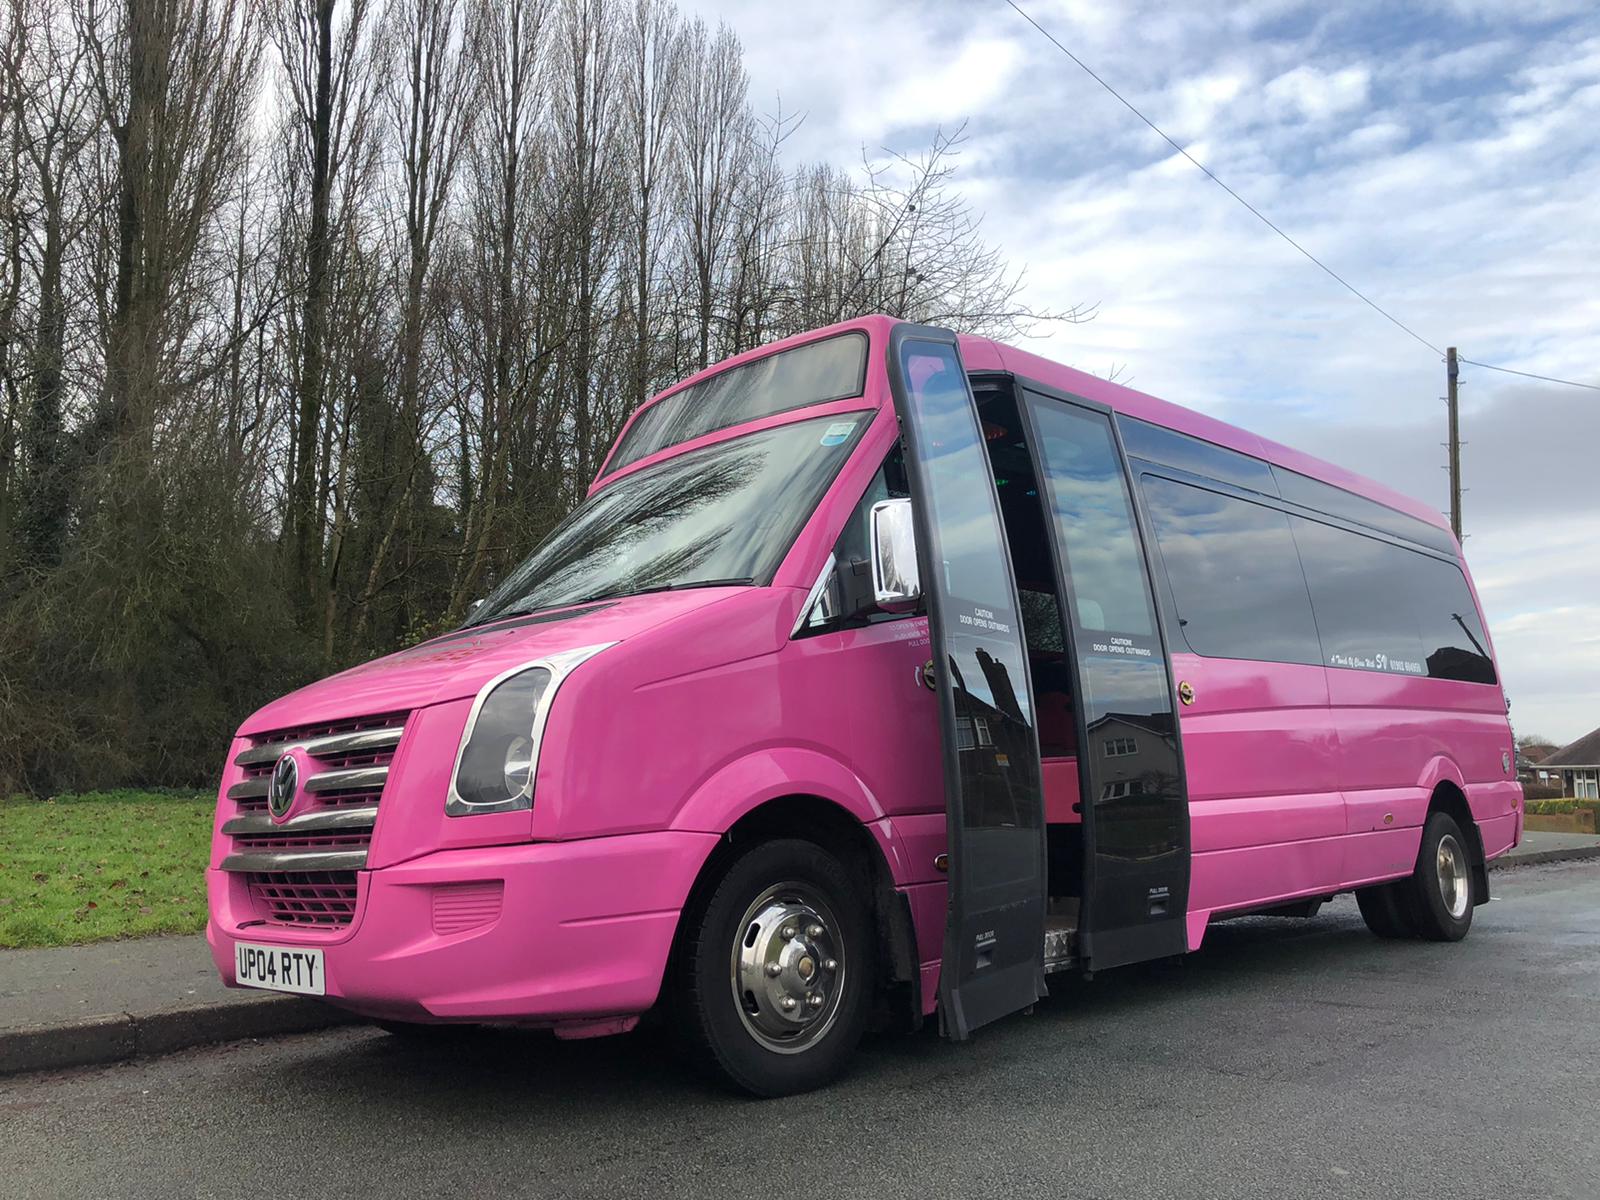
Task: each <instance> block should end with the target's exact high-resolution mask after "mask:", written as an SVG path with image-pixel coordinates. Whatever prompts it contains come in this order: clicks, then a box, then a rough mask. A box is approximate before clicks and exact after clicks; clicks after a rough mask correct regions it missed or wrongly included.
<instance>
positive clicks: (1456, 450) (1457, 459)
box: [1444, 346, 1461, 542]
mask: <svg viewBox="0 0 1600 1200" xmlns="http://www.w3.org/2000/svg"><path fill="white" fill-rule="evenodd" d="M1444 362H1445V376H1446V383H1448V385H1449V395H1448V396H1447V397H1446V403H1447V404H1449V406H1450V531H1451V532H1452V533H1454V534H1455V535H1456V541H1458V542H1459V541H1460V540H1461V411H1460V407H1459V406H1458V405H1457V403H1456V376H1457V375H1458V374H1459V373H1460V369H1459V368H1458V367H1457V366H1456V348H1455V347H1454V346H1451V347H1450V348H1449V349H1448V350H1446V351H1445V359H1444Z"/></svg>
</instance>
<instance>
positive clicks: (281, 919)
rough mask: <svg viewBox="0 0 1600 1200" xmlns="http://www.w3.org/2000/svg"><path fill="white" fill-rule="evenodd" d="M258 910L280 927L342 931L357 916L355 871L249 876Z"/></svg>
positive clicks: (251, 894)
mask: <svg viewBox="0 0 1600 1200" xmlns="http://www.w3.org/2000/svg"><path fill="white" fill-rule="evenodd" d="M245 882H246V883H247V884H248V885H249V890H250V899H251V901H252V902H253V903H254V904H255V906H256V910H257V911H258V912H260V913H262V914H264V915H265V916H266V919H267V920H269V921H271V922H273V923H274V924H277V925H316V926H321V927H323V928H326V929H339V928H342V927H343V926H345V925H348V924H350V922H351V920H353V919H354V917H355V915H356V873H355V872H354V871H273V872H252V873H250V874H248V875H246V876H245Z"/></svg>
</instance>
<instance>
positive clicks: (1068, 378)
mask: <svg viewBox="0 0 1600 1200" xmlns="http://www.w3.org/2000/svg"><path fill="white" fill-rule="evenodd" d="M898 324H901V322H900V321H898V320H897V319H895V318H893V317H888V316H882V315H874V316H869V317H858V318H856V319H854V320H850V321H841V322H839V323H838V324H836V325H828V326H825V327H822V328H819V329H812V330H807V331H806V332H804V333H800V334H795V335H793V336H791V337H787V338H783V339H782V340H780V341H776V342H769V343H768V344H766V345H763V346H757V347H754V348H752V349H750V350H746V351H744V352H743V353H741V354H737V355H734V356H733V357H731V358H727V359H724V360H722V361H721V362H717V363H713V364H711V366H709V367H707V368H705V369H704V370H701V371H697V372H695V373H694V374H693V375H690V376H689V377H688V378H686V379H683V380H681V381H680V382H678V383H676V384H674V385H673V386H672V387H669V388H663V389H662V390H661V391H660V392H659V393H657V394H656V395H654V396H652V397H650V398H649V399H648V400H646V401H645V402H644V403H643V404H641V405H640V406H639V407H638V409H636V410H635V411H634V412H633V413H632V414H630V416H629V419H628V420H627V421H626V422H624V423H623V432H626V431H627V429H628V427H629V426H630V425H631V424H632V423H633V422H634V421H635V420H637V419H638V417H639V414H640V413H642V412H644V411H645V410H646V409H648V408H650V407H652V406H653V405H655V404H656V403H658V402H659V401H661V400H662V399H664V398H665V397H667V396H670V395H672V394H674V393H676V392H680V391H682V390H684V389H685V388H688V387H692V386H693V385H695V384H696V383H700V382H702V381H704V380H706V379H709V378H710V377H711V376H713V375H717V374H720V373H722V372H723V371H726V370H727V369H729V368H730V367H735V366H739V365H741V364H743V363H747V362H751V361H754V360H755V359H758V358H764V357H766V356H767V355H769V354H774V353H777V352H778V351H781V350H786V349H790V348H792V347H794V346H798V345H801V344H802V343H805V342H810V341H815V340H819V339H821V338H825V337H830V336H833V335H835V334H839V333H842V332H844V331H846V330H850V329H860V330H864V331H865V332H866V333H867V334H868V335H869V336H870V337H871V338H872V342H873V345H874V346H883V345H885V344H886V342H887V335H888V331H889V330H890V329H891V328H893V327H894V326H895V325H898ZM960 344H961V357H962V360H963V361H964V363H965V364H966V368H967V370H969V371H974V372H983V371H1001V372H1006V373H1009V374H1012V375H1016V376H1019V377H1021V378H1023V379H1030V380H1033V381H1034V382H1035V383H1041V384H1044V385H1045V386H1046V387H1051V388H1054V389H1056V390H1057V391H1062V392H1068V393H1071V394H1072V395H1075V396H1082V397H1083V398H1084V399H1086V400H1093V401H1095V402H1097V403H1100V404H1104V405H1106V406H1107V407H1109V408H1111V409H1113V410H1115V411H1116V412H1120V413H1126V414H1127V415H1128V416H1130V417H1137V418H1139V419H1140V420H1143V421H1149V422H1151V423H1152V424H1155V425H1162V426H1165V427H1166V428H1168V429H1174V430H1177V431H1178V432H1179V433H1186V434H1189V435H1190V436H1192V437H1197V438H1200V439H1202V440H1204V441H1208V442H1213V443H1215V444H1216V445H1218V446H1223V447H1226V448H1227V449H1229V450H1236V451H1238V452H1239V453H1241V454H1248V455H1251V456H1253V457H1255V458H1259V459H1262V460H1264V461H1266V462H1269V463H1274V464H1276V465H1278V466H1280V467H1284V468H1287V469H1288V470H1291V471H1298V472H1299V473H1300V474H1302V475H1309V476H1310V477H1311V478H1313V479H1318V480H1321V481H1322V482H1323V483H1327V484H1332V485H1333V486H1334V487H1339V488H1343V489H1344V490H1346V491H1348V492H1354V493H1355V494H1356V495H1358V496H1364V497H1366V498H1367V499H1369V500H1373V501H1376V502H1377V503H1379V504H1382V505H1385V506H1387V507H1389V508H1392V509H1395V510H1397V511H1399V512H1402V513H1405V514H1407V515H1408V516H1412V517H1416V518H1417V519H1418V520H1420V521H1422V522H1424V523H1426V524H1428V525H1432V526H1434V527H1436V528H1439V529H1443V530H1445V531H1446V532H1447V533H1448V532H1449V529H1450V524H1449V522H1448V521H1446V520H1445V518H1444V516H1443V515H1442V514H1441V513H1440V512H1439V511H1438V510H1437V509H1435V508H1433V507H1431V506H1430V505H1427V504H1424V503H1423V502H1422V501H1420V500H1417V499H1414V498H1413V497H1411V496H1407V495H1406V494H1404V493H1403V492H1399V491H1396V490H1395V489H1394V488H1391V487H1387V486H1386V485H1384V484H1381V483H1379V482H1377V481H1376V480H1374V479H1368V478H1367V477H1365V476H1363V475H1358V474H1356V473H1355V472H1354V471H1350V470H1346V469H1345V468H1344V467H1340V466H1336V465H1335V464H1333V463H1330V462H1327V461H1325V460H1323V459H1320V458H1317V457H1316V456H1315V455H1311V454H1306V453H1304V452H1303V451H1300V450H1295V449H1293V448H1292V447H1289V446H1285V445H1282V444H1280V443H1278V442H1274V441H1272V440H1271V439H1269V438H1264V437H1261V436H1259V435H1257V434H1254V433H1251V432H1249V431H1248V430H1246V429H1240V428H1239V427H1238V426H1237V425H1230V424H1228V423H1227V422H1226V421H1219V420H1217V419H1216V418H1215V417H1208V416H1206V415H1205V414H1204V413H1201V412H1196V411H1195V410H1194V409H1191V408H1185V407H1183V406H1182V405H1181V404H1174V403H1172V402H1171V401H1167V400H1162V399H1161V398H1160V397H1158V396H1152V395H1149V394H1148V393H1146V392H1141V391H1137V390H1135V389H1134V388H1130V387H1123V386H1122V385H1121V384H1117V383H1111V382H1110V381H1108V380H1105V379H1101V378H1100V377H1099V376H1097V375H1090V374H1088V373H1087V372H1085V371H1078V370H1074V369H1073V368H1072V367H1067V366H1063V365H1062V364H1060V363H1057V362H1052V361H1051V360H1050V359H1048V358H1044V357H1042V356H1041V355H1038V354H1034V353H1033V352H1031V351H1028V350H1022V349H1019V348H1018V347H1016V346H1008V345H1006V344H1004V343H1002V342H997V341H995V340H994V339H992V338H985V337H975V336H972V335H970V334H962V335H961V337H960ZM845 406H847V404H846V405H845ZM794 415H795V414H793V413H790V414H785V415H782V416H776V417H772V418H767V420H766V421H763V422H762V423H763V424H765V423H768V422H770V421H782V420H790V419H793V417H794ZM752 427H754V426H752ZM720 436H725V434H720V433H719V434H712V435H709V436H708V437H707V438H703V439H701V438H697V439H694V441H692V442H690V443H685V445H696V444H699V442H700V441H703V440H715V438H717V437H720ZM620 441H621V434H620V433H619V435H618V441H617V443H613V447H612V451H611V454H608V455H607V461H606V462H604V463H602V465H601V467H600V470H599V471H598V472H597V474H596V476H595V478H594V480H593V481H592V482H591V484H590V486H589V491H590V492H591V493H592V492H594V491H595V490H596V489H597V488H599V487H600V486H601V484H602V483H603V482H605V481H607V480H608V479H609V477H610V474H611V471H610V470H608V468H610V461H609V460H610V458H611V457H612V455H614V454H615V448H616V445H617V444H619V443H620ZM683 448H684V446H677V447H673V448H672V449H671V451H670V452H669V451H668V450H666V449H663V450H662V451H661V452H660V453H658V454H653V455H650V456H647V457H646V458H643V459H641V460H640V461H639V462H637V463H629V464H628V465H626V466H624V467H621V468H618V469H617V473H627V472H628V471H631V470H633V469H635V468H636V467H639V466H642V465H646V464H648V463H650V462H653V461H655V460H656V459H658V458H661V457H668V456H670V453H677V452H680V451H681V450H682V449H683ZM1458 552H1459V547H1458Z"/></svg>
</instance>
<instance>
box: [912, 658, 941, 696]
mask: <svg viewBox="0 0 1600 1200" xmlns="http://www.w3.org/2000/svg"><path fill="white" fill-rule="evenodd" d="M917 682H918V683H920V684H921V685H922V686H923V687H925V688H927V689H928V690H929V691H930V692H936V691H938V690H939V678H938V676H936V675H935V674H934V673H933V659H931V658H930V659H929V660H928V661H927V662H925V663H923V664H922V665H921V666H920V667H918V668H917Z"/></svg>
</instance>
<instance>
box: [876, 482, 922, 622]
mask: <svg viewBox="0 0 1600 1200" xmlns="http://www.w3.org/2000/svg"><path fill="white" fill-rule="evenodd" d="M872 598H873V601H874V602H875V603H876V604H877V606H878V607H879V608H881V609H883V610H885V611H886V612H910V611H911V610H912V609H914V608H916V606H917V604H918V603H919V602H920V601H921V600H922V578H921V575H920V574H919V573H918V571H917V537H916V532H915V530H914V529H913V527H912V524H911V501H909V500H879V501H878V502H877V503H876V504H874V505H873V506H872Z"/></svg>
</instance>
